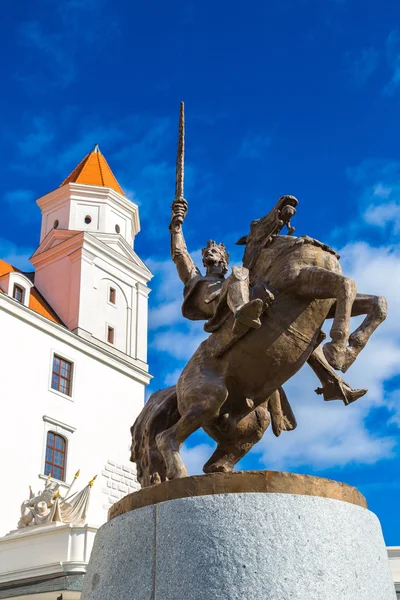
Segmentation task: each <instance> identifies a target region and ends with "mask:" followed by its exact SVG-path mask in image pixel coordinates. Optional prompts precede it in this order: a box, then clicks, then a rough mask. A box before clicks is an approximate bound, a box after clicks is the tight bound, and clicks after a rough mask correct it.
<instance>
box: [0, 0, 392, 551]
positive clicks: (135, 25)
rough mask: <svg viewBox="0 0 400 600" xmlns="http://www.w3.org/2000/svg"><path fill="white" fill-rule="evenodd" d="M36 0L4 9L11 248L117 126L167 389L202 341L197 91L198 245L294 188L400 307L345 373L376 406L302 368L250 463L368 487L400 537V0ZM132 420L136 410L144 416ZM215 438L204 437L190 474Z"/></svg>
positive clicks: (355, 272) (311, 220)
mask: <svg viewBox="0 0 400 600" xmlns="http://www.w3.org/2000/svg"><path fill="white" fill-rule="evenodd" d="M382 8H383V5H378V3H377V2H375V1H373V0H322V1H321V0H276V1H275V0H270V1H268V2H265V1H260V0H253V2H251V3H249V2H244V1H242V0H235V1H234V2H227V1H226V0H220V1H218V2H209V1H207V0H206V1H205V2H201V3H200V2H191V1H190V0H188V1H187V2H185V3H183V2H176V1H175V0H170V1H169V2H161V1H160V0H154V1H152V2H147V3H138V2H129V3H128V2H125V1H122V0H113V2H111V1H107V0H63V1H60V2H56V3H55V2H50V0H38V1H37V2H35V3H32V2H27V1H25V0H21V1H20V2H18V3H8V5H7V8H6V10H3V13H2V20H3V33H2V37H1V38H0V45H1V52H2V56H3V61H2V93H1V95H0V106H1V112H0V114H1V120H2V127H1V130H2V135H1V138H0V161H1V165H2V195H1V203H2V224H1V229H0V255H1V256H2V257H3V258H5V259H7V260H9V261H10V262H12V263H13V264H14V265H16V266H19V267H20V268H23V269H28V268H29V261H28V259H29V256H30V255H31V254H32V252H33V251H34V249H35V247H36V246H37V244H38V240H39V231H40V211H39V209H38V208H37V206H36V204H35V199H36V198H37V197H39V196H41V195H43V194H45V193H47V192H49V191H51V190H52V189H54V188H55V187H57V186H58V185H59V184H60V183H61V181H62V180H63V179H64V178H65V177H66V176H67V175H68V174H69V172H70V171H71V170H72V169H73V168H74V167H75V166H76V164H77V163H78V162H79V161H80V160H81V159H82V158H83V156H84V155H85V154H87V152H88V151H90V150H91V149H92V147H93V145H94V143H99V144H100V148H101V149H102V151H103V153H104V155H105V156H106V158H107V160H108V162H109V164H110V165H111V167H112V169H113V170H114V172H115V174H116V176H117V178H118V179H119V181H120V183H121V185H122V187H123V188H124V189H125V191H126V193H127V195H128V196H129V197H130V198H132V199H133V200H134V201H136V202H137V203H138V204H139V206H140V211H141V222H142V232H141V233H140V235H139V236H138V237H137V240H136V244H135V249H136V251H137V252H138V253H139V255H140V256H141V257H142V258H143V259H145V260H146V261H147V263H148V264H149V266H150V267H151V268H152V270H153V272H154V273H155V278H154V279H153V281H152V288H153V292H152V294H151V296H150V337H149V341H150V352H149V362H150V368H151V372H152V373H153V375H154V380H153V381H152V384H151V388H150V391H154V390H156V389H158V388H161V387H164V386H165V385H168V384H171V383H173V382H174V381H175V380H176V378H177V376H178V374H179V371H180V369H181V368H182V366H183V365H184V364H185V361H186V360H187V358H189V356H190V353H191V352H192V351H193V350H194V349H195V348H196V346H197V344H198V342H199V341H200V340H201V339H203V335H204V334H203V332H202V326H201V323H189V322H185V321H184V320H183V319H182V317H180V301H181V293H182V289H181V283H180V281H179V280H178V279H177V276H176V274H175V271H174V266H173V264H172V263H171V261H170V259H169V239H168V229H167V227H168V221H169V207H170V204H171V201H172V199H173V194H174V162H175V145H176V129H177V116H178V110H179V102H180V100H185V103H186V118H187V164H186V172H187V185H186V197H187V199H188V202H189V205H190V212H189V215H188V217H187V221H186V223H185V233H186V237H187V241H188V245H189V248H190V249H191V251H192V252H193V253H194V256H195V257H196V259H197V260H199V256H200V254H199V250H200V248H201V247H202V246H203V245H204V243H205V242H206V240H208V239H209V238H212V239H216V240H218V241H224V242H225V244H226V245H227V246H228V247H229V250H230V251H231V255H232V261H233V262H238V261H240V258H241V249H240V248H238V247H235V245H234V243H235V241H236V239H238V238H239V237H241V236H242V235H243V234H244V233H246V232H247V228H248V224H249V222H250V221H251V220H252V219H253V218H256V217H259V216H261V215H262V214H265V213H266V212H267V211H268V210H269V209H270V207H271V205H272V204H273V203H274V202H275V200H276V199H277V198H278V197H279V196H280V195H282V194H294V195H295V196H297V197H298V198H299V200H300V205H299V209H298V212H297V215H296V217H295V222H294V225H295V226H296V230H297V233H299V234H300V235H301V234H308V235H311V236H313V237H316V238H318V239H321V240H323V241H324V242H326V243H330V244H331V245H333V246H334V247H335V248H336V249H338V250H339V251H340V253H341V255H342V259H343V261H342V262H343V267H344V270H345V272H346V273H347V274H349V275H352V276H354V277H355V278H356V281H357V285H358V289H359V291H361V292H364V293H379V294H384V295H386V296H387V297H388V300H389V318H388V320H387V321H386V322H385V323H384V325H383V326H382V327H381V328H380V330H379V331H378V332H377V333H376V334H375V335H374V336H373V338H372V339H371V342H370V344H369V345H368V347H367V348H366V350H365V351H364V352H363V353H362V354H361V355H360V357H359V358H358V360H357V362H356V363H355V365H354V366H353V367H352V368H351V369H350V370H349V372H348V373H347V374H346V379H347V380H348V381H349V382H350V383H351V384H352V385H354V386H356V387H369V393H368V395H367V396H366V397H364V398H363V399H362V400H360V401H359V402H358V403H356V404H354V405H351V406H350V407H344V406H343V405H342V404H341V403H323V401H322V400H321V398H320V397H318V396H317V395H315V394H314V391H313V390H314V389H315V387H316V386H317V380H316V379H315V377H314V375H313V374H312V372H311V371H310V370H309V369H308V367H304V368H303V370H302V371H301V372H300V373H299V374H298V375H297V376H296V377H295V378H293V380H291V381H290V382H288V384H287V385H286V391H287V393H288V395H289V398H290V399H291V402H292V405H293V409H294V411H295V413H296V416H297V420H298V428H297V430H296V431H294V432H291V433H286V434H285V433H284V434H282V436H281V437H280V438H279V439H275V438H274V437H273V435H272V433H271V432H270V431H267V433H266V435H265V437H264V439H263V440H262V441H261V442H260V443H259V444H258V446H257V447H256V448H255V449H254V451H253V452H252V454H251V455H249V456H248V457H247V458H246V459H244V461H243V463H242V466H243V467H245V468H275V469H284V470H293V471H297V472H303V473H310V474H316V475H322V476H325V477H331V478H334V479H339V480H342V481H346V482H348V483H350V484H353V485H356V486H358V487H359V489H360V490H361V491H362V492H363V493H364V494H365V495H366V496H367V499H368V501H369V505H370V507H371V509H372V510H374V511H375V512H376V513H377V514H378V516H379V518H380V519H381V522H382V525H383V529H384V534H385V538H386V542H387V543H388V544H389V545H400V513H399V510H398V498H399V493H400V450H399V444H398V440H399V427H400V408H399V406H400V403H399V389H400V318H399V313H400V300H399V290H400V248H399V236H400V150H399V144H398V139H399V137H400V6H399V4H398V2H397V0H386V2H385V3H384V10H382ZM129 425H130V424H127V426H129ZM210 453H211V442H210V440H208V438H207V437H206V436H205V435H203V434H202V433H198V434H195V435H194V436H193V437H192V438H191V439H190V440H189V442H188V444H187V445H186V448H185V450H184V454H185V459H186V460H187V462H188V464H189V466H190V468H191V470H192V472H196V471H198V470H199V468H200V467H201V464H202V461H203V462H204V461H205V459H207V458H208V456H209V455H210Z"/></svg>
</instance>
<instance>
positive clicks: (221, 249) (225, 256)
mask: <svg viewBox="0 0 400 600" xmlns="http://www.w3.org/2000/svg"><path fill="white" fill-rule="evenodd" d="M208 248H216V249H217V250H218V253H219V255H220V256H221V262H222V264H223V267H224V271H225V273H226V272H227V270H228V263H229V252H228V251H227V249H226V246H225V244H217V242H214V240H208V242H207V245H206V247H205V248H202V250H201V255H202V256H203V257H204V254H205V252H206V251H207V250H208Z"/></svg>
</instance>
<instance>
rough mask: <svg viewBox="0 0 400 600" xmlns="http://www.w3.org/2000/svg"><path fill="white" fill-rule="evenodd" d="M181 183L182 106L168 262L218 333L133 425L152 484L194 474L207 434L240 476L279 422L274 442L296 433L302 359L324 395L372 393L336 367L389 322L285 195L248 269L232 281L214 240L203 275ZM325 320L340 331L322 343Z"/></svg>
mask: <svg viewBox="0 0 400 600" xmlns="http://www.w3.org/2000/svg"><path fill="white" fill-rule="evenodd" d="M183 186H184V106H183V103H182V104H181V112H180V121H179V141H178V156H177V169H176V190H175V200H174V202H173V204H172V219H171V223H170V226H169V230H170V234H171V256H172V259H173V261H174V263H175V265H176V268H177V272H178V276H179V278H180V279H181V281H182V283H183V284H184V300H183V305H182V314H183V316H184V317H186V318H187V319H191V320H204V321H205V325H204V329H205V331H206V332H208V333H209V334H210V335H209V337H208V338H207V339H206V340H205V341H204V342H202V343H201V344H200V346H199V347H198V349H197V350H196V352H195V353H194V355H193V356H192V358H191V359H190V360H189V362H188V363H187V365H186V366H185V368H184V369H183V371H182V373H181V375H180V377H179V379H178V382H177V384H176V386H172V387H170V388H167V389H164V390H159V391H158V392H155V393H154V394H152V396H151V397H150V398H149V400H148V401H147V403H146V404H145V406H144V408H143V410H142V412H141V413H140V415H139V416H138V418H137V419H136V421H135V423H134V424H133V425H132V427H131V434H132V446H131V460H132V461H133V462H136V464H137V475H138V479H139V482H140V483H141V485H142V486H143V487H145V486H149V485H153V484H157V483H160V482H162V481H165V480H167V479H175V478H179V477H186V476H187V475H188V473H187V470H186V467H185V465H184V463H183V460H182V458H181V456H180V449H181V447H182V444H183V443H184V441H185V440H186V439H187V438H188V437H189V436H190V435H191V434H192V433H194V432H195V431H196V430H197V429H199V428H203V430H204V431H205V432H206V433H207V434H208V435H209V436H210V437H211V438H213V439H214V440H215V441H216V442H217V447H216V449H215V451H214V453H213V455H212V456H211V458H210V459H209V460H208V461H207V463H206V464H205V465H204V467H203V470H204V472H205V473H212V472H216V471H225V472H227V471H232V470H233V469H234V466H235V465H236V463H237V462H238V461H239V460H240V459H241V458H242V457H243V456H245V454H247V453H248V452H249V450H250V449H251V448H252V447H253V446H254V444H256V443H257V442H258V441H259V440H260V439H261V437H262V436H263V434H264V432H265V431H266V429H267V428H268V426H269V425H270V424H271V426H272V430H273V433H274V434H275V435H276V436H277V437H278V436H279V435H280V434H281V432H282V431H290V430H293V429H294V428H295V427H296V419H295V416H294V414H293V411H292V408H291V406H290V403H289V401H288V398H287V396H286V394H285V392H284V390H283V388H282V385H283V384H284V383H285V382H286V381H288V380H289V379H290V378H291V377H292V376H293V375H295V373H297V372H298V371H299V370H300V369H301V368H302V366H303V365H304V364H305V363H308V364H309V365H310V367H311V368H312V369H313V371H314V372H315V374H316V375H317V377H318V378H319V380H320V381H321V386H322V387H320V388H317V390H316V392H317V393H318V394H322V395H323V397H324V400H342V401H343V403H344V404H345V405H349V404H351V403H352V402H354V401H355V400H357V399H358V398H360V397H361V396H363V395H364V394H365V393H366V392H367V390H366V389H352V388H351V387H350V385H349V384H347V383H346V382H345V381H343V379H342V378H341V377H340V376H339V375H338V374H337V373H336V372H335V371H337V370H338V371H342V372H345V371H347V369H348V368H349V367H350V366H351V365H352V364H353V362H354V361H355V359H356V358H357V356H358V354H359V353H360V352H361V350H362V349H363V348H364V346H365V345H366V343H367V342H368V339H369V338H370V336H371V335H372V333H373V332H374V331H375V329H376V328H377V327H378V326H379V325H380V324H381V323H382V322H383V321H384V319H385V318H386V314H387V306H386V300H385V298H383V297H381V296H372V295H366V294H358V293H357V291H356V284H355V282H354V281H353V280H352V279H350V278H348V277H345V276H343V275H342V271H341V267H340V264H339V255H338V254H337V253H336V252H335V251H334V250H332V249H331V248H329V246H327V245H325V244H323V243H321V242H319V241H318V240H315V239H313V238H311V237H308V236H301V237H295V236H293V233H294V228H293V227H292V225H291V219H292V218H293V217H294V215H295V214H296V208H297V205H298V200H297V199H296V198H295V197H294V196H282V197H281V198H279V200H278V202H277V203H276V205H275V206H274V207H273V208H272V210H271V211H270V212H269V213H268V214H267V215H265V216H264V217H262V218H261V219H258V220H255V221H253V222H252V223H251V225H250V231H249V233H248V234H247V235H246V236H244V237H242V238H241V239H240V240H239V241H238V242H237V243H238V244H240V245H243V246H244V247H245V248H244V256H243V266H234V267H233V268H232V272H231V274H230V275H229V276H228V277H226V274H227V272H228V261H229V253H228V252H227V250H226V248H225V246H224V245H223V244H217V243H216V242H214V241H209V242H208V243H207V245H206V247H205V248H204V249H203V251H202V257H203V266H204V267H205V270H206V274H205V275H203V274H202V273H201V271H200V269H199V268H198V267H197V266H196V265H195V263H194V262H193V260H192V258H191V256H190V254H189V252H188V250H187V247H186V243H185V240H184V236H183V231H182V226H183V222H184V219H185V217H186V214H187V211H188V203H187V201H186V200H185V199H184V194H183ZM284 227H286V228H287V235H283V234H281V231H282V230H283V228H284ZM357 315H365V318H364V320H363V322H362V323H361V325H360V326H359V327H358V328H357V329H356V330H355V331H354V332H353V333H351V334H350V317H352V316H357ZM326 319H332V320H333V323H332V327H331V330H330V340H329V341H328V342H326V343H325V344H324V345H322V342H323V341H324V339H325V337H326V336H325V334H324V333H323V331H322V327H323V325H324V323H325V320H326Z"/></svg>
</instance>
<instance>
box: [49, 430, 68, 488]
mask: <svg viewBox="0 0 400 600" xmlns="http://www.w3.org/2000/svg"><path fill="white" fill-rule="evenodd" d="M65 455H66V441H65V439H64V438H63V437H62V436H61V435H57V434H56V433H54V432H53V431H49V432H48V433H47V443H46V459H45V465H44V474H45V475H50V477H54V479H59V480H60V481H64V479H65V477H64V472H65Z"/></svg>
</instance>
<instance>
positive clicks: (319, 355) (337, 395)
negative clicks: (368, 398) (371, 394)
mask: <svg viewBox="0 0 400 600" xmlns="http://www.w3.org/2000/svg"><path fill="white" fill-rule="evenodd" d="M322 339H323V336H321V338H320V340H319V341H321V340H322ZM307 362H308V364H309V365H310V367H311V368H312V370H313V371H314V373H315V374H316V376H317V377H318V379H319V380H320V382H321V384H322V387H319V388H317V389H316V390H315V391H316V393H317V394H322V395H323V397H324V400H342V401H343V402H344V404H351V402H355V401H356V400H358V399H359V398H361V397H362V396H364V395H365V394H366V393H367V391H368V390H366V389H353V388H352V387H351V386H350V385H349V384H348V383H346V382H345V381H343V379H342V378H341V377H340V376H339V375H338V374H337V373H336V372H335V371H334V370H333V369H332V367H331V366H330V365H329V363H328V362H327V360H326V358H325V356H324V354H323V352H322V348H321V346H317V348H315V350H314V352H313V353H312V354H311V356H310V358H309V359H308V361H307Z"/></svg>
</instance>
